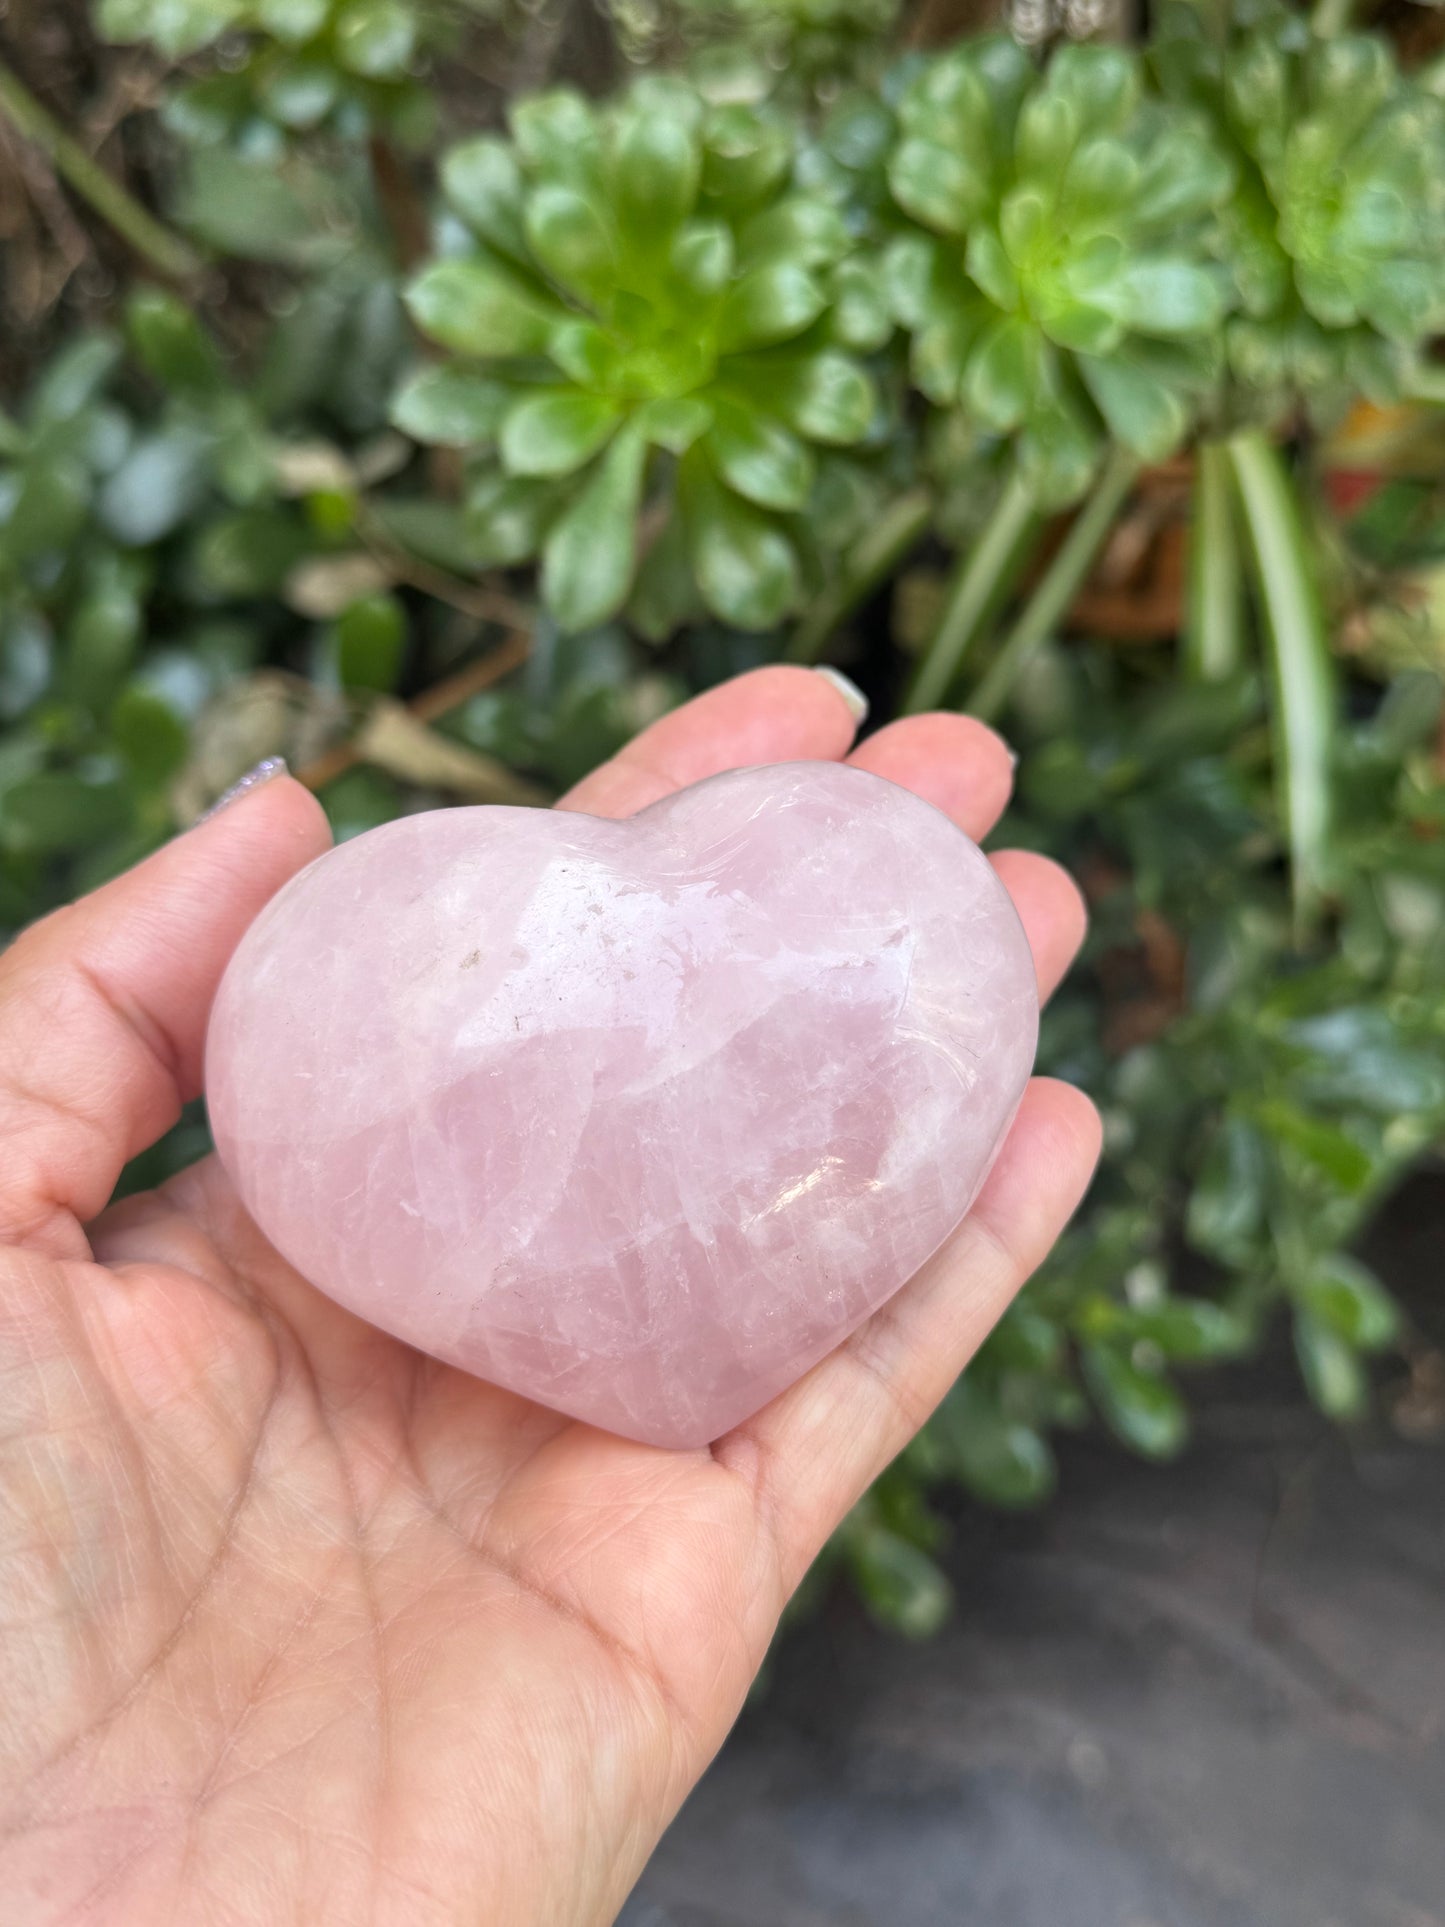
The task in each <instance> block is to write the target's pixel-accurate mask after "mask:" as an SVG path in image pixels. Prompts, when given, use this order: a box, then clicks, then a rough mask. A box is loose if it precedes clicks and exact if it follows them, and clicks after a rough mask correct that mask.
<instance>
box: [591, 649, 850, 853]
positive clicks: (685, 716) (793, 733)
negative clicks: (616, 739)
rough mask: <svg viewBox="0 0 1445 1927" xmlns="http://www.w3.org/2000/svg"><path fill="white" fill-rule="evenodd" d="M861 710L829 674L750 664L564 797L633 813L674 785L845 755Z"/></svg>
mask: <svg viewBox="0 0 1445 1927" xmlns="http://www.w3.org/2000/svg"><path fill="white" fill-rule="evenodd" d="M863 714H864V711H863V710H862V709H861V708H859V707H858V706H857V705H855V704H853V703H851V702H850V700H849V698H848V697H847V696H845V695H844V693H843V691H842V689H841V688H840V686H839V684H838V683H837V682H836V681H834V679H833V678H832V677H831V676H824V675H819V673H818V672H817V670H815V669H804V668H801V667H800V666H799V665H797V664H795V663H776V664H774V665H773V666H772V667H770V668H767V669H750V670H748V671H747V673H746V674H745V675H741V676H734V677H733V679H732V681H731V682H724V683H719V684H718V685H717V687H716V688H714V689H709V690H708V691H707V692H706V694H705V695H702V696H695V697H694V698H693V700H692V701H691V702H689V703H684V704H683V705H682V707H681V708H680V709H674V710H673V711H671V713H670V714H669V715H666V716H663V717H661V718H660V719H659V720H658V721H657V722H655V723H653V724H652V725H651V726H650V727H649V728H647V729H644V730H643V731H642V733H641V734H640V735H639V736H634V737H633V739H632V741H631V742H630V743H628V744H627V745H626V747H625V748H623V749H620V750H619V751H618V752H617V754H616V755H615V756H614V757H613V758H612V760H611V761H610V762H607V763H603V764H602V765H601V767H600V768H598V769H595V770H593V772H592V774H591V775H590V776H585V777H584V778H583V779H582V781H581V782H580V783H578V784H577V786H576V788H575V789H571V790H569V791H568V792H567V794H566V795H565V796H564V797H563V798H562V799H561V802H560V804H559V805H558V807H559V808H560V809H564V810H584V811H586V813H587V814H588V815H589V816H633V815H635V814H636V813H637V811H638V810H645V809H646V808H647V806H648V804H649V803H656V802H658V801H660V799H661V798H662V797H664V796H671V794H672V793H673V791H674V790H680V789H685V788H686V787H687V785H688V784H689V783H700V782H701V781H702V779H703V778H704V777H705V776H716V775H718V774H719V773H720V772H721V771H723V770H729V769H749V768H752V767H754V766H756V765H758V764H761V763H796V762H814V761H818V762H823V761H828V762H834V761H837V760H838V759H839V758H840V757H843V756H846V755H847V753H848V750H849V748H850V747H851V745H852V742H853V738H854V736H855V735H856V734H857V732H858V725H859V723H860V722H861V721H862V720H863Z"/></svg>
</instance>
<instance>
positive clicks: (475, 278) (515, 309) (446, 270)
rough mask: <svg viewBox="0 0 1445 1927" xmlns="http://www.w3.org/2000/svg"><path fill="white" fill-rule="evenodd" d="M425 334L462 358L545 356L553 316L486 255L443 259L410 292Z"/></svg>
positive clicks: (409, 301) (413, 313) (413, 310)
mask: <svg viewBox="0 0 1445 1927" xmlns="http://www.w3.org/2000/svg"><path fill="white" fill-rule="evenodd" d="M406 305H407V307H408V309H409V310H410V311H411V316H412V319H413V320H414V321H415V322H416V325H417V326H418V327H419V328H420V329H421V331H422V333H423V334H426V335H430V336H431V337H432V339H433V340H434V341H439V342H441V344H442V346H443V347H445V348H454V349H455V350H456V351H457V352H458V353H459V354H464V355H483V356H507V355H531V354H540V353H541V352H542V351H543V350H544V349H545V348H546V345H547V339H548V335H549V334H550V332H551V327H552V321H553V316H552V314H551V313H550V311H549V310H548V309H547V308H545V307H544V306H543V304H542V303H541V302H540V301H539V300H538V299H537V298H536V297H535V296H534V295H533V294H532V293H531V292H530V290H528V289H527V288H526V287H525V286H524V285H523V284H522V283H521V282H520V281H518V280H517V278H516V277H515V276H514V275H511V274H509V273H508V272H507V271H506V269H505V268H503V267H501V266H500V265H498V264H497V263H495V262H491V261H486V260H483V259H481V258H480V257H473V258H467V259H457V260H446V261H438V262H436V263H435V264H434V265H433V266H432V267H429V268H424V269H423V270H422V272H421V273H420V274H419V275H418V276H417V277H416V279H415V280H414V281H413V282H412V283H411V285H410V287H409V288H408V289H407V290H406Z"/></svg>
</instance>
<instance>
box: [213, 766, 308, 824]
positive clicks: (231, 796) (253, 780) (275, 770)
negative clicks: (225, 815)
mask: <svg viewBox="0 0 1445 1927" xmlns="http://www.w3.org/2000/svg"><path fill="white" fill-rule="evenodd" d="M287 774H289V772H288V770H287V768H286V758H285V757H284V756H266V757H263V758H262V760H261V761H260V762H259V763H257V765H256V767H255V768H254V769H248V770H247V771H246V774H245V775H244V776H242V777H240V778H239V779H238V780H237V781H236V782H234V783H232V785H231V787H230V788H229V789H228V790H223V791H222V792H221V794H220V795H219V796H218V797H217V798H216V800H215V802H214V803H212V805H211V807H210V808H209V809H208V810H202V811H201V813H200V815H199V816H198V817H197V818H196V822H197V823H209V822H210V820H211V818H212V817H213V816H219V815H220V813H221V811H222V810H224V809H225V808H227V806H228V805H230V804H232V803H237V802H239V801H240V799H241V798H242V797H243V796H249V795H250V794H251V792H252V790H258V789H260V787H261V785H262V784H263V783H269V782H270V781H271V778H272V777H273V776H285V775H287Z"/></svg>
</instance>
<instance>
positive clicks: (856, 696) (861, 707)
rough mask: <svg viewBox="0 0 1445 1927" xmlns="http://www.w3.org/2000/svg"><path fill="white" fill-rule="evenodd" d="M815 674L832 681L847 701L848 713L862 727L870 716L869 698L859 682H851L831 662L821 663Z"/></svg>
mask: <svg viewBox="0 0 1445 1927" xmlns="http://www.w3.org/2000/svg"><path fill="white" fill-rule="evenodd" d="M813 674H814V675H815V676H822V677H823V679H824V680H825V681H826V682H830V683H832V685H833V687H834V688H835V689H836V690H837V692H838V694H839V695H840V696H841V697H842V698H843V700H844V702H845V703H847V705H848V714H849V715H850V716H851V717H852V718H853V721H854V722H855V723H856V724H857V725H858V727H859V728H860V729H861V728H862V727H863V724H864V723H865V722H866V721H867V718H868V698H867V697H866V696H865V695H864V694H863V691H862V690H861V689H860V688H859V687H858V685H857V683H855V682H850V681H849V680H848V678H847V677H846V676H845V675H844V674H843V671H842V670H841V669H835V668H834V667H833V666H832V664H831V663H826V662H823V663H819V664H818V666H817V668H816V669H814V671H813Z"/></svg>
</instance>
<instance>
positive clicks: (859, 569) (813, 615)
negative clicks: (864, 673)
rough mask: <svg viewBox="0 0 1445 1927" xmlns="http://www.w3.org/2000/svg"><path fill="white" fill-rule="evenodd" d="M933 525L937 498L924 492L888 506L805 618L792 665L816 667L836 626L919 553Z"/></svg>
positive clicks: (791, 650) (791, 647)
mask: <svg viewBox="0 0 1445 1927" xmlns="http://www.w3.org/2000/svg"><path fill="white" fill-rule="evenodd" d="M932 520H933V495H932V492H931V491H930V490H928V489H926V488H911V489H909V490H908V492H907V493H906V494H904V495H900V496H898V497H897V498H896V500H894V501H892V502H890V503H889V505H888V507H887V508H886V509H884V511H883V513H882V515H881V516H879V518H878V520H877V521H876V522H875V523H874V524H873V526H872V528H870V529H869V530H868V531H867V532H866V533H865V534H864V535H863V536H861V537H860V538H859V540H858V542H857V544H856V545H855V547H854V548H853V549H852V551H851V552H850V554H849V555H848V557H847V558H846V560H845V561H844V563H843V566H842V568H841V569H840V571H839V573H838V577H837V579H836V581H834V582H832V583H830V584H829V586H828V587H827V588H826V589H824V590H823V592H822V594H821V595H819V596H817V597H816V598H815V599H814V601H813V602H812V604H811V606H810V607H809V608H807V609H806V610H805V611H804V612H803V617H802V620H801V621H800V622H799V624H798V626H797V628H796V629H795V630H794V631H793V635H792V640H791V641H790V642H789V644H788V649H787V658H788V661H789V662H816V661H817V660H818V658H819V656H820V655H821V654H822V653H823V645H824V644H825V643H826V642H827V640H828V638H829V637H830V636H831V635H832V633H833V631H834V630H835V629H836V628H837V626H838V624H839V623H840V622H841V621H842V620H843V618H844V617H845V616H846V615H848V614H849V613H850V612H851V611H852V610H854V609H856V608H857V606H858V604H859V603H860V602H862V601H863V599H864V597H865V596H867V595H869V594H871V592H872V591H873V590H874V589H876V588H877V586H878V584H879V583H880V582H882V581H884V580H885V579H886V578H887V577H888V576H890V575H891V574H892V573H893V571H894V570H895V569H896V568H897V567H898V564H899V563H900V562H901V561H902V560H903V558H904V557H905V556H906V555H908V554H909V553H910V551H911V550H913V549H914V548H916V547H917V545H918V543H919V542H921V541H922V539H923V536H924V533H925V532H926V530H927V528H928V525H929V523H930V522H931V521H932Z"/></svg>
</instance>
